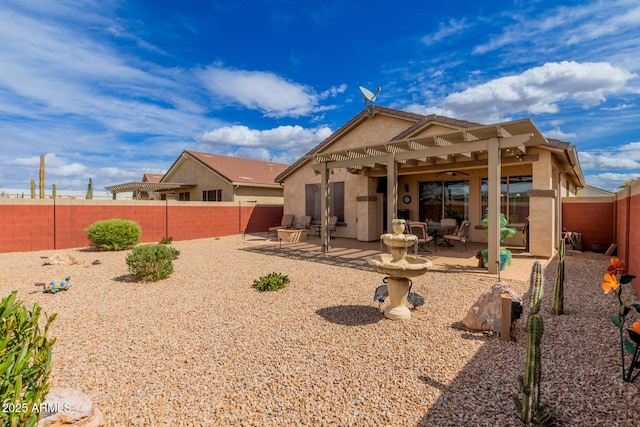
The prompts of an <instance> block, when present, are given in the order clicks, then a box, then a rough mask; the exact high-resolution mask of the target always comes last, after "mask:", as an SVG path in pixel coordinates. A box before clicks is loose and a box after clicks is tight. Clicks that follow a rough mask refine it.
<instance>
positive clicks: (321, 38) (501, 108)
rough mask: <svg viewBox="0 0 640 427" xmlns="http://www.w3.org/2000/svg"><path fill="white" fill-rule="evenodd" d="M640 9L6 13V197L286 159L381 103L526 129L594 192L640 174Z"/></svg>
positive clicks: (572, 5)
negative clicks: (210, 161)
mask: <svg viewBox="0 0 640 427" xmlns="http://www.w3.org/2000/svg"><path fill="white" fill-rule="evenodd" d="M639 73H640V3H638V2H637V0H620V1H617V0H609V1H553V2H549V1H520V0H516V1H504V0H502V1H481V2H478V1H457V0H450V1H447V2H424V1H421V2H412V1H406V2H399V3H393V2H391V3H390V2H388V1H386V2H382V1H374V0H370V1H367V2H358V1H352V2H349V1H343V0H340V1H330V0H327V1H317V2H316V1H300V0H296V1H290V0H267V1H241V0H237V1H226V2H221V1H198V0H190V1H161V0H154V1H151V0H144V1H143V0H138V1H118V0H55V1H53V0H52V1H45V0H15V1H14V0H3V2H2V4H1V5H0V143H1V146H2V149H1V150H0V178H1V179H0V190H3V189H5V190H6V189H27V190H28V188H29V182H30V181H31V179H35V180H36V182H37V180H38V168H39V156H40V154H45V155H46V187H47V192H50V186H51V184H53V183H56V186H57V188H58V192H59V193H63V194H64V192H65V190H85V189H86V187H87V183H88V180H89V177H92V178H93V182H94V188H95V189H96V190H97V191H100V190H102V189H103V188H104V186H107V185H112V184H117V183H123V182H129V181H138V180H140V179H141V178H142V174H143V173H146V172H149V173H163V172H165V171H166V169H167V168H168V167H169V166H170V165H171V164H172V162H173V161H174V160H175V159H176V158H177V157H178V155H179V154H180V153H181V152H182V150H185V149H192V150H201V151H207V152H212V153H219V154H226V155H235V156H240V157H250V158H258V159H264V160H270V159H271V160H273V161H279V162H283V163H291V162H293V161H295V160H297V159H298V158H299V157H300V156H302V155H303V154H305V153H306V152H307V151H308V150H310V149H311V148H312V147H314V146H315V145H316V144H318V143H319V142H320V141H322V140H323V139H324V138H326V137H327V136H329V135H330V134H331V132H333V131H335V130H337V129H338V128H339V127H340V126H341V125H343V124H344V123H345V122H346V121H348V120H349V119H351V118H352V117H353V116H354V115H356V114H358V113H359V112H360V111H361V110H362V109H363V107H364V104H363V100H362V96H361V94H360V92H359V90H358V86H359V85H362V86H365V87H368V88H370V89H374V90H375V88H376V87H377V86H381V87H382V91H381V93H380V94H379V95H378V99H377V100H376V104H378V105H382V106H385V107H391V108H397V109H401V110H407V111H412V112H416V113H421V114H431V113H435V114H442V115H446V116H449V117H455V118H459V119H466V120H471V121H476V122H480V123H484V124H489V123H495V122H500V121H508V120H515V119H521V118H525V117H530V118H531V119H532V120H533V121H534V123H535V124H536V125H537V126H538V128H539V129H540V130H541V131H542V132H543V133H544V134H545V135H546V136H548V137H552V138H557V139H561V140H564V141H568V142H571V143H572V144H574V145H576V146H577V148H578V153H579V157H580V162H581V165H582V169H583V171H584V173H585V177H586V181H587V184H589V185H593V186H596V187H600V188H603V189H607V190H611V191H613V190H615V189H616V188H617V187H618V186H619V185H620V184H622V183H623V182H624V181H626V180H628V179H631V178H636V177H638V176H640V78H639Z"/></svg>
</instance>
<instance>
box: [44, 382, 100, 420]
mask: <svg viewBox="0 0 640 427" xmlns="http://www.w3.org/2000/svg"><path fill="white" fill-rule="evenodd" d="M42 408H43V410H45V411H55V412H45V413H44V414H43V416H42V418H41V419H40V421H39V422H38V424H37V427H59V426H81V427H99V426H101V425H103V423H104V421H103V418H102V413H101V412H100V409H98V407H97V406H95V405H94V404H93V402H92V401H91V398H90V397H89V396H88V395H86V394H85V393H83V392H81V391H80V390H75V389H72V388H60V387H57V388H52V389H51V390H50V391H49V393H48V394H47V398H46V399H45V401H44V402H43V404H42Z"/></svg>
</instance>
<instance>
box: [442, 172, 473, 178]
mask: <svg viewBox="0 0 640 427" xmlns="http://www.w3.org/2000/svg"><path fill="white" fill-rule="evenodd" d="M445 174H446V175H449V176H458V175H467V176H468V175H469V174H468V173H464V172H458V171H442V172H440V173H437V174H436V177H438V176H441V175H445Z"/></svg>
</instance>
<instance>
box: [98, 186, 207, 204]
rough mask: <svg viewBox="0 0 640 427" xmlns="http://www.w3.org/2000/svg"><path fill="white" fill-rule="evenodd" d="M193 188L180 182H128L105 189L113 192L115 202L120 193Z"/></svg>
mask: <svg viewBox="0 0 640 427" xmlns="http://www.w3.org/2000/svg"><path fill="white" fill-rule="evenodd" d="M191 187H194V185H193V184H184V183H178V182H127V183H125V184H117V185H111V186H109V187H105V188H106V189H107V190H108V191H111V193H112V195H113V199H114V200H115V198H116V194H118V193H128V192H131V191H138V192H140V191H168V190H177V189H181V188H191ZM138 194H140V193H138Z"/></svg>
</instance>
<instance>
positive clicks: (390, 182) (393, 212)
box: [387, 153, 398, 233]
mask: <svg viewBox="0 0 640 427" xmlns="http://www.w3.org/2000/svg"><path fill="white" fill-rule="evenodd" d="M387 157H388V160H387V233H391V230H392V229H393V228H392V227H391V221H393V220H394V219H395V218H396V216H397V215H398V163H396V158H395V155H394V154H393V153H389V154H388V156H387Z"/></svg>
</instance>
